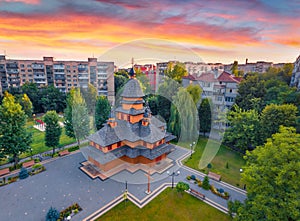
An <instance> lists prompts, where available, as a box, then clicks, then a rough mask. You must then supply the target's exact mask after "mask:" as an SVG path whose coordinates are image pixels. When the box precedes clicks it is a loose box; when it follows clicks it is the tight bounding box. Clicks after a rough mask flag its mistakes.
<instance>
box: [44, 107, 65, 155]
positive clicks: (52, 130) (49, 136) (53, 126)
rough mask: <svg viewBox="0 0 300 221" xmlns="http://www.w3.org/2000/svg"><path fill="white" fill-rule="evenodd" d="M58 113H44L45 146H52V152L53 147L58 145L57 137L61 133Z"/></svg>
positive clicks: (58, 137)
mask: <svg viewBox="0 0 300 221" xmlns="http://www.w3.org/2000/svg"><path fill="white" fill-rule="evenodd" d="M58 119H59V117H58V114H57V113H56V111H47V113H46V114H45V115H44V122H45V123H46V130H45V144H46V146H47V147H52V148H53V154H52V155H54V153H55V147H57V146H58V145H59V139H60V135H61V131H62V129H61V127H60V125H59V123H58Z"/></svg>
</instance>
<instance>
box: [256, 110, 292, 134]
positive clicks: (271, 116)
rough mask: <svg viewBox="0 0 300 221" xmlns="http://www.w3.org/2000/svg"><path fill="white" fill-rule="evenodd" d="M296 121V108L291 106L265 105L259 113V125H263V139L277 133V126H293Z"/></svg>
mask: <svg viewBox="0 0 300 221" xmlns="http://www.w3.org/2000/svg"><path fill="white" fill-rule="evenodd" d="M296 119H297V107H296V106H295V105H293V104H283V105H276V104H270V105H267V106H266V107H265V108H264V110H263V111H262V113H261V125H263V128H262V129H263V135H264V139H266V138H269V137H271V135H272V134H274V133H277V132H278V130H279V126H280V125H283V126H287V127H290V126H295V125H296Z"/></svg>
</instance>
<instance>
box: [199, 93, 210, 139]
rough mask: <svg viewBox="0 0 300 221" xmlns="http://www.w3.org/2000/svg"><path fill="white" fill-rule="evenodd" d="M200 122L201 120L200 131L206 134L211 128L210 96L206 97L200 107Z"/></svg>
mask: <svg viewBox="0 0 300 221" xmlns="http://www.w3.org/2000/svg"><path fill="white" fill-rule="evenodd" d="M198 115H199V122H200V131H201V132H203V133H204V136H205V134H206V133H207V132H210V130H211V109H210V101H209V99H208V98H204V99H203V100H202V102H201V104H200V106H199V108H198Z"/></svg>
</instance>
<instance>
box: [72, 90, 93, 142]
mask: <svg viewBox="0 0 300 221" xmlns="http://www.w3.org/2000/svg"><path fill="white" fill-rule="evenodd" d="M73 96H74V97H73V99H72V126H73V131H74V135H75V138H76V140H77V143H78V146H79V145H80V140H81V139H83V138H85V137H86V136H88V135H89V133H90V119H89V115H88V110H87V107H86V103H85V101H84V99H83V97H82V96H81V93H80V90H79V89H78V88H76V89H75V92H74V94H73Z"/></svg>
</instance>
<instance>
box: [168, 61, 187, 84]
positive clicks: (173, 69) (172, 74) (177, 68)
mask: <svg viewBox="0 0 300 221" xmlns="http://www.w3.org/2000/svg"><path fill="white" fill-rule="evenodd" d="M165 75H166V76H167V77H169V78H171V79H173V80H175V81H177V82H178V83H179V84H181V82H182V77H183V76H187V75H188V72H187V70H186V69H185V65H184V64H183V63H180V62H177V63H175V65H174V64H173V63H169V64H168V67H167V69H166V72H165Z"/></svg>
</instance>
